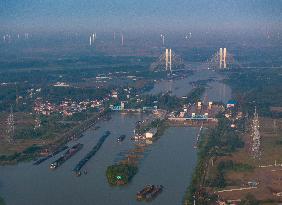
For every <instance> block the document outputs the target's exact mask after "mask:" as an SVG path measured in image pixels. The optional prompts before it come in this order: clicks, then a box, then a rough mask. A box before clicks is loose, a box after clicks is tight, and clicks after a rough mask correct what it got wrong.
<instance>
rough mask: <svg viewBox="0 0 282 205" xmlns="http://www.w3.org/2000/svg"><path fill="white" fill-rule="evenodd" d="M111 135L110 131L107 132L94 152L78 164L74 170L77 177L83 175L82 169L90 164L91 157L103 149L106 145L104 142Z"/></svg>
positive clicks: (94, 148) (93, 149)
mask: <svg viewBox="0 0 282 205" xmlns="http://www.w3.org/2000/svg"><path fill="white" fill-rule="evenodd" d="M110 134H111V132H110V131H106V132H105V133H104V135H103V136H102V137H101V138H100V139H99V141H98V143H97V144H96V145H95V146H94V147H93V148H92V150H91V151H90V152H88V153H87V154H86V155H85V157H84V158H82V159H81V160H80V161H79V162H78V164H77V165H76V166H75V168H74V169H73V171H74V172H75V173H76V175H77V176H80V175H81V172H80V170H81V168H82V167H83V166H84V165H85V164H86V163H87V162H88V160H90V159H91V157H93V156H94V155H95V154H96V153H97V151H98V150H99V149H100V148H101V146H102V144H103V143H104V141H105V140H106V138H107V137H108V136H109V135H110Z"/></svg>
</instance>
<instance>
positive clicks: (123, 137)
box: [117, 135, 126, 142]
mask: <svg viewBox="0 0 282 205" xmlns="http://www.w3.org/2000/svg"><path fill="white" fill-rule="evenodd" d="M125 137H126V135H121V136H119V137H118V138H117V142H122V141H123V140H124V139H125Z"/></svg>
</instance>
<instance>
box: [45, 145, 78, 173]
mask: <svg viewBox="0 0 282 205" xmlns="http://www.w3.org/2000/svg"><path fill="white" fill-rule="evenodd" d="M82 147H83V144H80V143H78V144H76V145H74V146H72V147H71V148H70V149H68V150H67V151H66V153H65V154H64V155H63V156H61V157H60V158H59V159H57V160H56V161H54V162H52V163H51V164H50V169H56V168H58V167H59V166H61V165H62V164H63V163H64V162H65V161H67V160H68V159H69V158H71V157H72V156H73V155H75V154H76V153H77V152H78V151H79V150H81V149H82Z"/></svg>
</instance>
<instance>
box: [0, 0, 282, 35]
mask: <svg viewBox="0 0 282 205" xmlns="http://www.w3.org/2000/svg"><path fill="white" fill-rule="evenodd" d="M281 22H282V0H0V31H5V30H7V31H16V30H23V31H24V30H28V29H31V30H36V31H48V30H50V31H52V30H74V31H75V30H77V31H83V30H86V31H87V30H88V29H89V30H93V29H94V30H97V31H111V30H137V31H142V30H144V31H148V30H152V31H154V30H155V31H161V30H173V29H176V30H197V29H212V30H217V29H226V30H238V31H239V30H253V29H260V30H266V29H278V28H281V27H282V24H281Z"/></svg>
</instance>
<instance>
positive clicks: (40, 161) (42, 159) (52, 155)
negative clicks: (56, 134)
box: [33, 146, 68, 165]
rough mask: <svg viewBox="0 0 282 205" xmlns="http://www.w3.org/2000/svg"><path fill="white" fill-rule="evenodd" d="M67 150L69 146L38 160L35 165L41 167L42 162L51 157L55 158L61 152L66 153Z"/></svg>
mask: <svg viewBox="0 0 282 205" xmlns="http://www.w3.org/2000/svg"><path fill="white" fill-rule="evenodd" d="M67 148H68V146H63V147H59V148H58V149H57V150H55V151H54V152H53V153H51V154H49V155H48V156H46V157H43V158H40V159H38V160H37V161H36V162H34V163H33V165H39V164H41V163H42V162H44V161H46V160H47V159H50V158H51V157H54V156H55V155H57V154H59V153H60V152H62V151H65V150H66V149H67Z"/></svg>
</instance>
